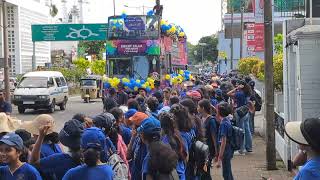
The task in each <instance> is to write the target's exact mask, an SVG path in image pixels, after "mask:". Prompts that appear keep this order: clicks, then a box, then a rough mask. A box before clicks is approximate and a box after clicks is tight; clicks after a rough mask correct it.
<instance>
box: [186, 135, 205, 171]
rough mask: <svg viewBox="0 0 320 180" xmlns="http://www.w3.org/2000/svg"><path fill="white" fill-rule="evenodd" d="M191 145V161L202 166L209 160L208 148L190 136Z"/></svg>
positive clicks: (193, 136) (194, 136)
mask: <svg viewBox="0 0 320 180" xmlns="http://www.w3.org/2000/svg"><path fill="white" fill-rule="evenodd" d="M190 135H191V136H192V145H191V150H190V151H191V152H190V153H192V155H193V156H192V157H193V160H194V161H195V162H196V164H198V165H200V164H204V163H205V162H206V161H207V160H208V159H209V154H210V151H209V146H208V145H207V144H205V143H204V142H202V141H199V140H197V138H196V135H195V134H194V135H192V134H190Z"/></svg>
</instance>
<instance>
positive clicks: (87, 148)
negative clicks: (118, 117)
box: [63, 127, 113, 180]
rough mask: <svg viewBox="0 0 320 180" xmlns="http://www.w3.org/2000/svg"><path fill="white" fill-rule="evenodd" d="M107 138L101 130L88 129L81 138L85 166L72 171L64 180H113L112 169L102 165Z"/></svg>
mask: <svg viewBox="0 0 320 180" xmlns="http://www.w3.org/2000/svg"><path fill="white" fill-rule="evenodd" d="M105 146H106V137H105V135H104V133H103V132H102V130H101V129H99V128H96V127H92V128H88V129H86V130H85V131H84V132H83V134H82V137H81V149H82V151H83V158H84V163H85V164H84V165H80V166H78V167H75V168H72V169H70V170H69V171H68V172H67V173H66V174H65V175H64V176H63V180H74V179H76V180H112V179H113V172H112V168H111V167H110V166H109V165H107V164H104V163H102V159H101V157H102V156H101V155H102V154H103V153H105V150H104V147H105Z"/></svg>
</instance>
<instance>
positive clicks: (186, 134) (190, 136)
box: [180, 129, 196, 152]
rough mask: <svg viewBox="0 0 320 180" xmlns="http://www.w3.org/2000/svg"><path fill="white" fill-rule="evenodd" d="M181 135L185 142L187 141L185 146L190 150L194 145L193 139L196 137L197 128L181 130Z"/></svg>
mask: <svg viewBox="0 0 320 180" xmlns="http://www.w3.org/2000/svg"><path fill="white" fill-rule="evenodd" d="M180 135H181V137H182V139H183V140H184V142H185V146H186V147H187V152H189V151H190V149H191V146H192V140H193V138H195V137H196V132H195V130H194V129H192V130H191V131H189V132H183V131H180Z"/></svg>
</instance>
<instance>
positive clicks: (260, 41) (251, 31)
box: [246, 22, 264, 52]
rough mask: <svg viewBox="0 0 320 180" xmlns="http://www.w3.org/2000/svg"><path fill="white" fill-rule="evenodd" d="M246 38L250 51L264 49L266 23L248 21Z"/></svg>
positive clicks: (261, 50)
mask: <svg viewBox="0 0 320 180" xmlns="http://www.w3.org/2000/svg"><path fill="white" fill-rule="evenodd" d="M246 40H247V50H248V52H263V51H264V24H263V23H251V22H250V23H249V22H248V23H246Z"/></svg>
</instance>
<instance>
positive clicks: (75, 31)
mask: <svg viewBox="0 0 320 180" xmlns="http://www.w3.org/2000/svg"><path fill="white" fill-rule="evenodd" d="M31 29H32V41H33V42H35V41H96V40H107V32H108V24H41V25H40V24H39V25H32V26H31Z"/></svg>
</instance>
